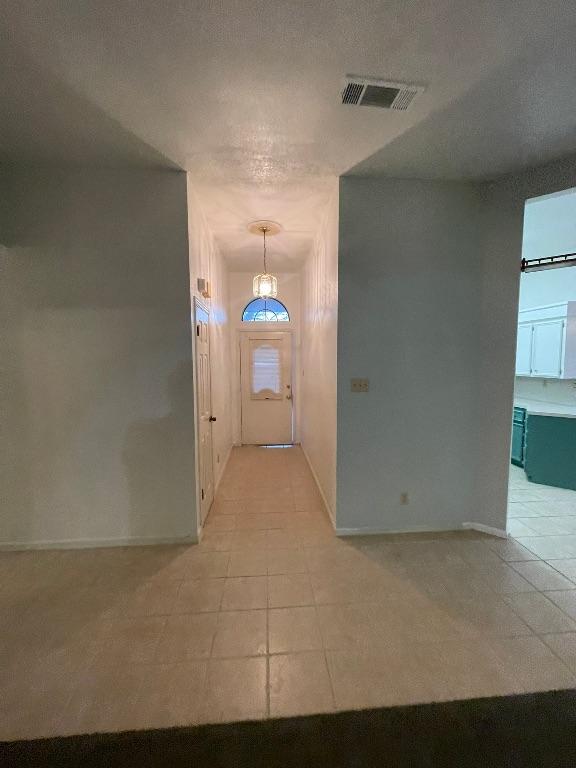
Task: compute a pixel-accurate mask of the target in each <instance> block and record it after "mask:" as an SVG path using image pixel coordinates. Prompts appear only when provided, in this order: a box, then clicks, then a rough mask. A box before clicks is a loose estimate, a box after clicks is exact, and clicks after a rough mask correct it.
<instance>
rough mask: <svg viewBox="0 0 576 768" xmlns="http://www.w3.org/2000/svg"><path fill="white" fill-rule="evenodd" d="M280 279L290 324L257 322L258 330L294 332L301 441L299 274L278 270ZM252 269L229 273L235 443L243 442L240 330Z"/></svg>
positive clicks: (296, 425) (296, 415)
mask: <svg viewBox="0 0 576 768" xmlns="http://www.w3.org/2000/svg"><path fill="white" fill-rule="evenodd" d="M274 274H275V275H276V277H277V278H278V300H279V301H281V302H282V303H283V304H284V306H285V307H286V308H287V310H288V314H289V315H290V323H280V324H277V323H258V328H259V330H272V331H278V330H284V331H288V330H289V331H291V332H292V339H293V344H292V371H293V384H292V386H293V390H292V393H293V397H294V399H293V403H294V440H295V442H299V440H300V407H301V397H300V382H299V376H298V371H299V370H300V273H299V272H275V273H274ZM253 277H254V273H253V272H232V271H231V272H229V273H228V290H229V298H230V344H231V357H230V366H229V369H228V381H229V382H230V386H231V390H232V412H233V416H232V421H233V440H234V443H235V444H236V445H240V443H241V433H240V432H241V430H240V341H239V333H240V332H242V329H244V330H246V329H247V324H246V323H242V312H243V311H244V308H245V307H246V305H247V304H248V302H250V301H251V300H252V299H253V298H254V295H253V293H252V278H253Z"/></svg>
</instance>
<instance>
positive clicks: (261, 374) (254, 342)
mask: <svg viewBox="0 0 576 768" xmlns="http://www.w3.org/2000/svg"><path fill="white" fill-rule="evenodd" d="M250 384H251V386H250V390H251V391H250V399H251V400H281V399H282V397H283V392H282V342H281V341H277V340H275V339H250Z"/></svg>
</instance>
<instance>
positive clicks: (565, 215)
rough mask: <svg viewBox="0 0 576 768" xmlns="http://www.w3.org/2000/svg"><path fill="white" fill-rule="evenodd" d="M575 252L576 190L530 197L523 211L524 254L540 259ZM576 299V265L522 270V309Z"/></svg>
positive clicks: (525, 256)
mask: <svg viewBox="0 0 576 768" xmlns="http://www.w3.org/2000/svg"><path fill="white" fill-rule="evenodd" d="M564 253H576V190H566V191H564V192H559V193H556V194H552V195H544V196H543V197H538V198H535V199H532V200H528V201H527V203H526V208H525V211H524V232H523V240H522V256H523V257H524V258H525V259H537V258H541V257H543V256H559V255H561V254H564ZM562 301H576V268H575V267H570V268H566V269H551V270H548V271H545V272H530V273H526V274H523V275H522V277H521V280H520V309H529V308H532V307H541V306H545V305H546V304H557V303H559V302H562Z"/></svg>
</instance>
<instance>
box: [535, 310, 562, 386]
mask: <svg viewBox="0 0 576 768" xmlns="http://www.w3.org/2000/svg"><path fill="white" fill-rule="evenodd" d="M563 349H564V321H563V320H550V321H549V322H545V323H535V324H534V337H533V343H532V374H533V375H534V376H549V377H550V378H558V377H560V376H562V362H563V361H562V354H563Z"/></svg>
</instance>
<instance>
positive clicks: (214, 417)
mask: <svg viewBox="0 0 576 768" xmlns="http://www.w3.org/2000/svg"><path fill="white" fill-rule="evenodd" d="M208 421H216V416H210V418H209V419H208Z"/></svg>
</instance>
